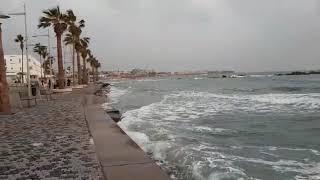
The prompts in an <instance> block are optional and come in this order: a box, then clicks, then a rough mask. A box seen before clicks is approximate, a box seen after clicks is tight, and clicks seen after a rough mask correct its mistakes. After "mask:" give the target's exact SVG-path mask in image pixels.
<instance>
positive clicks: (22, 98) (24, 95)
mask: <svg viewBox="0 0 320 180" xmlns="http://www.w3.org/2000/svg"><path fill="white" fill-rule="evenodd" d="M19 98H20V105H21V101H28V107H30V101H32V100H34V103H35V105H37V98H36V97H35V96H32V95H31V97H29V96H28V92H19ZM21 106H22V105H21Z"/></svg>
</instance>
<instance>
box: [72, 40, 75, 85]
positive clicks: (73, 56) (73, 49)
mask: <svg viewBox="0 0 320 180" xmlns="http://www.w3.org/2000/svg"><path fill="white" fill-rule="evenodd" d="M74 51H75V47H74V45H73V48H72V84H73V86H75V85H76V82H75V75H74V72H75V71H74V67H75V54H74Z"/></svg>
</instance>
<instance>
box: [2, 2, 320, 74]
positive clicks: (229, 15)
mask: <svg viewBox="0 0 320 180" xmlns="http://www.w3.org/2000/svg"><path fill="white" fill-rule="evenodd" d="M0 1H1V7H0V12H4V13H12V12H19V11H22V10H23V9H22V6H23V2H24V1H26V2H27V8H28V28H29V35H35V34H43V33H46V30H43V29H40V30H39V29H37V24H38V20H39V17H40V16H41V11H42V10H43V9H48V8H51V7H54V6H56V5H57V4H59V5H60V7H61V8H62V9H63V10H66V9H73V10H74V12H75V13H76V15H77V16H78V18H79V19H84V20H86V29H85V32H84V35H85V36H89V37H90V38H91V44H90V48H91V49H92V51H93V53H94V55H95V56H97V58H98V59H99V60H100V61H101V63H102V69H103V70H118V69H119V70H130V69H133V68H147V69H155V70H157V71H188V70H234V71H240V72H245V71H246V72H248V71H251V72H258V71H287V70H311V69H312V70H316V69H320V3H319V1H318V0H308V1H302V0H0ZM23 27H24V26H23V17H12V18H11V19H9V20H5V21H4V24H3V36H4V40H3V41H4V50H5V54H17V53H19V48H18V45H17V44H16V43H14V42H13V39H14V38H15V36H16V35H17V34H20V33H24V29H23ZM51 34H52V38H51V42H52V45H51V46H56V45H55V37H54V33H53V31H51ZM37 42H41V43H43V44H46V43H47V40H46V38H45V37H40V38H31V39H30V43H31V44H32V43H33V44H34V43H37ZM65 49H66V50H65V53H64V55H65V58H66V65H67V66H70V62H71V59H70V58H71V56H70V48H69V47H66V48H65ZM52 51H56V50H54V49H53V50H52ZM68 63H69V65H68Z"/></svg>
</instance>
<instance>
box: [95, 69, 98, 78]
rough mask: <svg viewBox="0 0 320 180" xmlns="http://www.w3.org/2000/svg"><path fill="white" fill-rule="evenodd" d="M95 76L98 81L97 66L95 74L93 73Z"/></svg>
mask: <svg viewBox="0 0 320 180" xmlns="http://www.w3.org/2000/svg"><path fill="white" fill-rule="evenodd" d="M95 76H96V77H95V78H96V81H98V80H99V78H98V68H96V74H95Z"/></svg>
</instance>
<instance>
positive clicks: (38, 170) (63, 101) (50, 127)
mask: <svg viewBox="0 0 320 180" xmlns="http://www.w3.org/2000/svg"><path fill="white" fill-rule="evenodd" d="M54 98H55V100H53V101H50V102H47V101H42V102H40V104H39V105H38V106H36V107H33V108H30V109H28V108H25V109H23V110H22V111H20V112H18V113H16V114H14V115H12V116H0V179H103V174H102V171H101V168H100V165H99V161H98V159H97V155H96V152H95V148H94V145H93V141H92V139H91V137H90V135H89V131H88V127H87V124H86V120H85V116H84V111H83V107H82V105H81V100H82V98H81V95H80V94H76V93H70V94H64V95H58V96H54Z"/></svg>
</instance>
